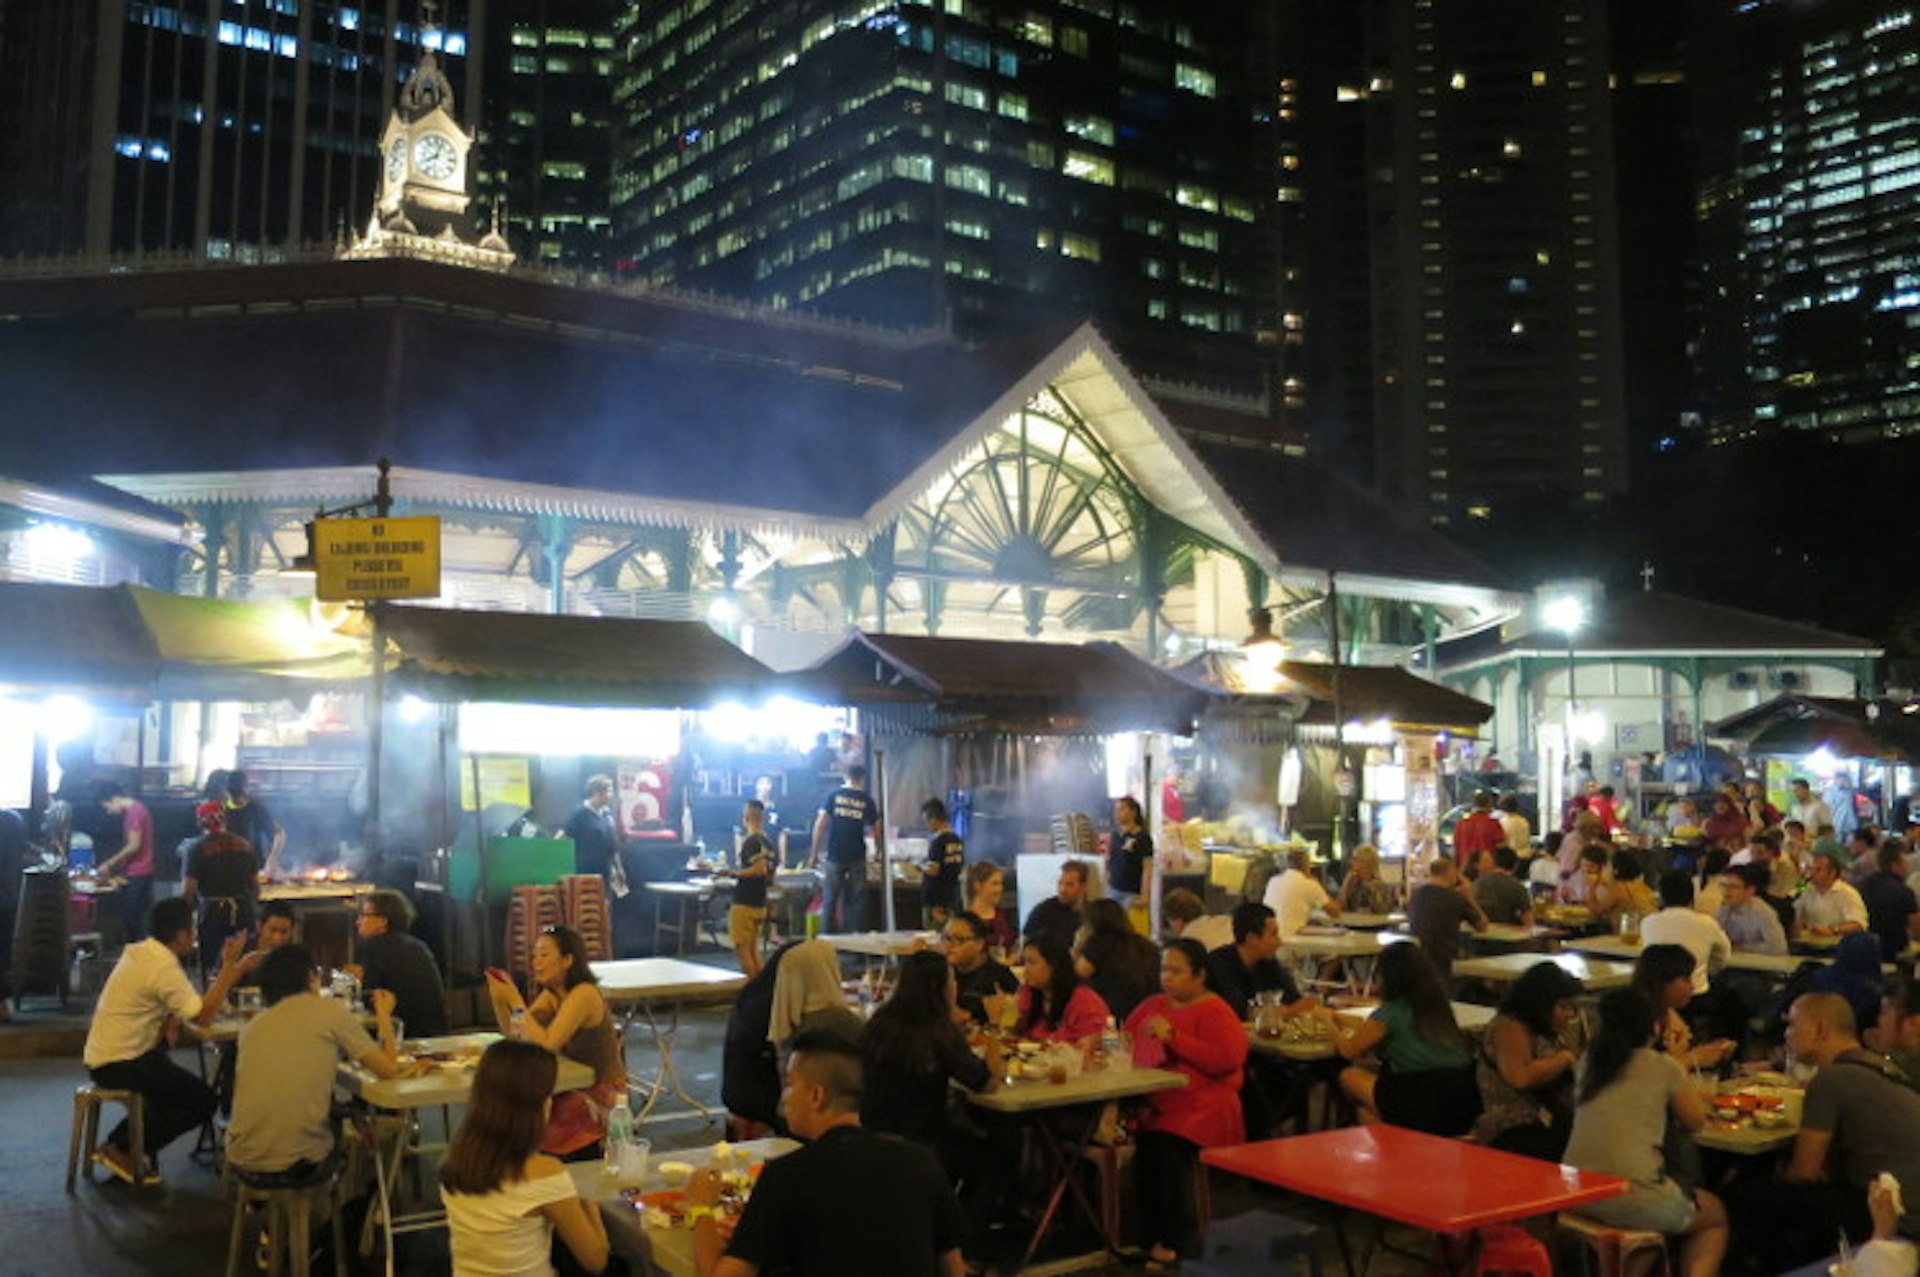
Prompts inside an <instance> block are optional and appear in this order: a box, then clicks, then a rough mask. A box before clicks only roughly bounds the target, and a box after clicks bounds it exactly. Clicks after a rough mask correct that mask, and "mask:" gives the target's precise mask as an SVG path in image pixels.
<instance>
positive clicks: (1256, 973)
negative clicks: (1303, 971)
mask: <svg viewBox="0 0 1920 1277" xmlns="http://www.w3.org/2000/svg"><path fill="white" fill-rule="evenodd" d="M1279 952H1280V921H1279V919H1278V918H1276V917H1274V915H1273V910H1271V909H1269V908H1267V906H1265V905H1263V904H1261V903H1260V902H1259V901H1257V900H1249V901H1246V902H1245V903H1243V904H1239V905H1236V906H1235V907H1234V910H1233V943H1232V944H1228V945H1222V946H1220V947H1219V948H1218V949H1215V950H1214V951H1213V952H1212V953H1209V954H1208V955H1207V987H1208V988H1209V989H1212V990H1213V991H1214V992H1215V993H1217V994H1219V995H1220V996H1221V997H1222V998H1223V999H1225V1000H1226V1003H1227V1005H1228V1006H1230V1007H1232V1008H1233V1013H1234V1014H1235V1015H1237V1016H1239V1017H1240V1018H1241V1019H1242V1020H1244V1019H1246V1018H1247V1007H1248V1005H1249V1004H1251V1003H1252V1001H1253V995H1254V994H1256V993H1271V992H1273V991H1274V990H1276V989H1277V990H1279V992H1280V994H1281V996H1282V997H1284V998H1285V999H1286V1002H1287V1004H1288V1005H1289V1006H1292V1005H1293V1004H1294V1003H1296V1002H1298V1001H1300V986H1299V985H1298V984H1295V983H1294V980H1293V976H1292V975H1290V974H1289V973H1288V971H1287V969H1286V968H1285V967H1283V966H1281V965H1280V960H1279V959H1278V958H1277V957H1275V956H1274V955H1276V954H1278V953H1279Z"/></svg>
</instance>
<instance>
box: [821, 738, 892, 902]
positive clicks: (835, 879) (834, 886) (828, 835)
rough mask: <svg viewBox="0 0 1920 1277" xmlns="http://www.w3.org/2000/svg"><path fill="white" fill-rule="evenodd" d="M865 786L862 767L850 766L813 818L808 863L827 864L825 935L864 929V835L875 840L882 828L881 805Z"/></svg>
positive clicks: (865, 859)
mask: <svg viewBox="0 0 1920 1277" xmlns="http://www.w3.org/2000/svg"><path fill="white" fill-rule="evenodd" d="M866 783H867V769H866V768H865V767H862V766H861V765H860V764H858V763H855V764H853V765H852V766H851V767H848V768H847V783H846V784H844V785H842V786H840V788H838V789H836V790H834V791H833V792H832V793H830V794H828V795H827V799H826V801H825V802H823V803H821V804H820V812H819V814H818V815H816V816H815V817H814V819H813V849H812V851H811V852H810V853H809V855H810V863H811V864H812V865H813V866H814V867H815V868H820V867H821V864H820V862H821V860H822V859H823V858H824V859H825V861H826V865H825V867H824V874H825V877H824V878H823V880H822V883H821V888H820V904H821V909H820V924H821V925H822V926H823V927H825V928H826V929H827V930H828V931H864V930H866V926H867V832H868V831H869V830H873V831H874V833H875V835H876V837H877V836H878V832H879V825H880V805H879V804H878V803H876V802H874V801H873V799H872V798H871V797H870V796H868V794H867V792H866ZM836 905H838V906H839V907H838V909H837V910H836V908H835V906H836Z"/></svg>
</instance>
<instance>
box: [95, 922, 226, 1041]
mask: <svg viewBox="0 0 1920 1277" xmlns="http://www.w3.org/2000/svg"><path fill="white" fill-rule="evenodd" d="M200 1005H201V1003H200V995H199V994H198V993H195V992H194V990H193V984H192V983H191V982H190V981H189V980H188V979H187V972H186V969H185V968H184V967H182V966H181V965H180V958H179V956H178V955H176V954H175V953H174V951H173V950H171V949H169V948H167V946H166V945H164V944H162V943H160V941H158V940H155V939H153V938H152V937H148V938H147V939H145V940H141V941H139V942H138V943H135V944H130V945H128V946H127V947H126V949H125V951H124V952H122V953H121V955H120V961H118V962H116V963H114V964H113V974H112V975H109V976H108V977H107V984H106V987H105V988H104V989H102V990H100V1001H99V1002H98V1003H97V1004H96V1005H95V1006H94V1010H93V1023H92V1025H90V1026H89V1027H88V1029H87V1045H86V1047H85V1049H84V1051H83V1052H82V1055H81V1058H82V1059H83V1060H84V1061H85V1063H86V1066H87V1067H88V1068H90V1069H97V1068H102V1067H104V1066H106V1065H108V1064H119V1063H121V1062H122V1061H125V1060H132V1059H137V1058H138V1057H140V1056H142V1055H145V1054H146V1053H147V1052H148V1051H151V1050H153V1048H154V1047H156V1046H158V1045H159V1043H160V1025H161V1024H162V1023H163V1022H164V1021H165V1020H166V1018H167V1017H168V1016H169V1015H171V1016H174V1017H176V1018H178V1019H181V1020H191V1019H193V1018H194V1017H195V1016H197V1015H199V1014H200Z"/></svg>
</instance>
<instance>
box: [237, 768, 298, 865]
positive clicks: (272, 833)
mask: <svg viewBox="0 0 1920 1277" xmlns="http://www.w3.org/2000/svg"><path fill="white" fill-rule="evenodd" d="M248 785H249V782H248V780H247V774H246V772H244V771H242V770H240V769H239V768H238V767H236V768H234V769H233V770H232V771H230V772H228V773H227V832H228V833H230V834H233V835H234V836H235V837H237V838H244V839H246V840H247V842H248V843H250V844H252V846H253V849H254V850H255V851H256V852H258V853H259V854H260V860H261V872H262V873H264V874H266V875H267V877H269V878H271V877H273V876H274V875H275V874H276V873H278V872H279V871H280V853H281V852H282V851H284V850H285V849H286V846H287V831H286V830H285V829H283V828H282V827H281V825H280V822H279V821H277V820H275V819H274V818H273V813H272V812H271V811H269V810H267V805H266V804H265V803H263V802H261V801H260V800H259V799H258V798H255V797H254V796H253V791H252V790H251V789H250V788H249V787H248Z"/></svg>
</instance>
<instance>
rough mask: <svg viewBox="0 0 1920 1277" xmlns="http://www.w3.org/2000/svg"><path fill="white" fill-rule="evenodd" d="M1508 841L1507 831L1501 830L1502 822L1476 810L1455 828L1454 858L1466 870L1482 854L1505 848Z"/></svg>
mask: <svg viewBox="0 0 1920 1277" xmlns="http://www.w3.org/2000/svg"><path fill="white" fill-rule="evenodd" d="M1506 841H1507V831H1506V830H1505V829H1503V828H1501V826H1500V822H1499V821H1498V820H1496V819H1494V818H1493V816H1491V815H1490V814H1488V813H1487V812H1484V811H1480V810H1478V809H1475V810H1474V811H1471V812H1468V813H1467V818H1466V819H1465V820H1463V821H1461V822H1460V823H1459V824H1457V825H1455V826H1454V827H1453V857H1454V859H1455V860H1458V861H1459V862H1460V864H1461V867H1462V868H1464V867H1466V866H1467V865H1470V864H1472V863H1473V858H1474V857H1475V856H1477V855H1479V854H1480V853H1481V852H1483V851H1492V850H1493V849H1494V848H1496V847H1500V846H1504V845H1505V844H1506Z"/></svg>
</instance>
